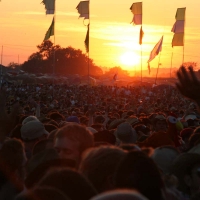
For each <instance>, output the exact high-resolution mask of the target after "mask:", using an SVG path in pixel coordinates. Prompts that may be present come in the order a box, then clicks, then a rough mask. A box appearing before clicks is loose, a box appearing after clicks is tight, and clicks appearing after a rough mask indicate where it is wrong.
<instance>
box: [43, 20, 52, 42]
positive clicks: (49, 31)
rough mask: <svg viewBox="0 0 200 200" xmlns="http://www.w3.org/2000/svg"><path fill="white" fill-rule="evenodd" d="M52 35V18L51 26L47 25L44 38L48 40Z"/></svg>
mask: <svg viewBox="0 0 200 200" xmlns="http://www.w3.org/2000/svg"><path fill="white" fill-rule="evenodd" d="M52 35H54V18H53V20H52V23H51V26H50V27H49V29H48V31H47V32H46V35H45V38H44V41H45V40H48V39H49V38H50V37H51V36H52Z"/></svg>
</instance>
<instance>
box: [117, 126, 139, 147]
mask: <svg viewBox="0 0 200 200" xmlns="http://www.w3.org/2000/svg"><path fill="white" fill-rule="evenodd" d="M115 134H116V136H117V138H118V139H120V141H121V142H123V143H135V142H136V141H137V134H136V131H135V130H134V129H133V128H132V126H131V125H130V124H129V123H127V122H124V123H121V124H120V125H118V127H117V129H116V131H115Z"/></svg>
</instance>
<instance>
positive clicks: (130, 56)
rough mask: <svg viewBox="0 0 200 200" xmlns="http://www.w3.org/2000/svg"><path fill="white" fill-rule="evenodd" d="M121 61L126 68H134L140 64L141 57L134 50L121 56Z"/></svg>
mask: <svg viewBox="0 0 200 200" xmlns="http://www.w3.org/2000/svg"><path fill="white" fill-rule="evenodd" d="M120 62H121V64H122V65H123V67H124V68H132V67H134V66H135V65H138V64H139V62H140V57H139V56H138V55H137V54H136V53H134V52H126V53H124V54H122V55H121V56H120Z"/></svg>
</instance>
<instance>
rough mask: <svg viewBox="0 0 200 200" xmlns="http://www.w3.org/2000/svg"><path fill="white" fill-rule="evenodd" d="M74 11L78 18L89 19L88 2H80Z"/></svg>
mask: <svg viewBox="0 0 200 200" xmlns="http://www.w3.org/2000/svg"><path fill="white" fill-rule="evenodd" d="M76 9H77V10H78V13H79V14H80V16H79V17H84V19H89V1H80V3H79V4H78V6H77V7H76Z"/></svg>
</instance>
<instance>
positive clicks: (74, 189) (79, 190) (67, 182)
mask: <svg viewBox="0 0 200 200" xmlns="http://www.w3.org/2000/svg"><path fill="white" fill-rule="evenodd" d="M38 185H39V187H42V186H48V187H53V188H56V189H59V190H60V191H62V192H63V193H64V194H65V195H67V196H68V197H69V198H70V199H71V200H77V199H82V200H88V199H90V198H92V197H93V196H95V195H96V194H97V192H96V190H95V189H94V187H93V186H92V185H91V183H90V182H89V181H88V180H87V179H86V178H85V177H84V176H83V175H81V174H80V173H79V172H77V171H74V170H71V169H54V170H52V171H49V173H47V174H46V176H44V177H43V178H42V180H41V181H40V182H39V184H38Z"/></svg>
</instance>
